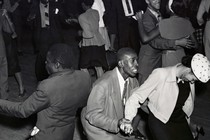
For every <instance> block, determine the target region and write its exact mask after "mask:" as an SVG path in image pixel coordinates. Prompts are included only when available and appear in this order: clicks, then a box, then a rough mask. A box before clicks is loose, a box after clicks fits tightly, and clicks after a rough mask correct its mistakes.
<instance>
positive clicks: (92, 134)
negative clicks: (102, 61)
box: [81, 48, 143, 140]
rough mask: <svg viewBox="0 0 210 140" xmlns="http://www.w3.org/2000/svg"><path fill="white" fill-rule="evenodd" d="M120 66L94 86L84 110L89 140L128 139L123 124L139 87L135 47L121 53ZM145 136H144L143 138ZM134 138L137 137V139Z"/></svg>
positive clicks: (83, 119)
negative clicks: (127, 104) (129, 105)
mask: <svg viewBox="0 0 210 140" xmlns="http://www.w3.org/2000/svg"><path fill="white" fill-rule="evenodd" d="M117 60H118V66H117V67H116V68H114V69H113V70H112V71H108V72H106V73H105V74H104V75H103V76H102V77H100V78H99V79H98V80H97V81H96V82H95V83H94V85H93V88H92V91H91V93H90V96H89V98H88V103H87V106H86V107H85V108H84V109H83V111H82V117H81V119H82V125H83V128H84V130H85V133H86V135H87V138H88V140H99V139H100V140H125V139H127V138H129V137H128V136H127V137H124V136H123V135H121V132H120V129H119V124H120V123H121V119H122V118H123V116H124V114H123V111H124V104H125V101H126V100H127V98H128V97H129V96H130V95H131V93H130V91H131V90H132V89H134V88H135V87H137V86H138V81H137V79H136V78H135V75H136V74H137V66H138V64H137V54H136V53H135V51H134V50H132V49H131V48H121V49H120V50H119V51H118V52H117ZM142 137H143V136H142ZM133 138H134V137H133Z"/></svg>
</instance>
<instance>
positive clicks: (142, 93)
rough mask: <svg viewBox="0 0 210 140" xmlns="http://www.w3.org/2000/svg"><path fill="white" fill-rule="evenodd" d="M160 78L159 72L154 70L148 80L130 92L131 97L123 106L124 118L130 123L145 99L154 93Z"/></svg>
mask: <svg viewBox="0 0 210 140" xmlns="http://www.w3.org/2000/svg"><path fill="white" fill-rule="evenodd" d="M160 78H161V76H160V74H159V72H158V71H157V70H154V71H153V72H152V74H151V75H150V76H149V77H148V79H147V80H146V81H145V82H144V83H143V84H142V85H141V86H140V87H138V88H135V89H134V90H133V91H132V95H131V96H130V97H129V98H128V100H127V102H126V104H125V118H126V119H128V120H130V121H132V120H133V118H134V117H135V116H136V114H137V110H138V108H140V107H141V105H140V104H143V103H144V102H145V101H146V99H147V98H148V97H149V96H150V95H151V94H152V93H153V91H155V89H156V87H157V86H158V83H159V79H160Z"/></svg>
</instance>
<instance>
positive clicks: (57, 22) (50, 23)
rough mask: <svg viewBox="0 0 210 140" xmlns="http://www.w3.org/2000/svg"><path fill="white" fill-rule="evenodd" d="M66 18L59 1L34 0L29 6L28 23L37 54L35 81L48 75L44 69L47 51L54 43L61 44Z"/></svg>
mask: <svg viewBox="0 0 210 140" xmlns="http://www.w3.org/2000/svg"><path fill="white" fill-rule="evenodd" d="M65 21H66V16H65V14H64V11H63V6H62V2H61V1H60V0H34V1H33V2H32V5H31V9H30V14H29V16H28V22H30V24H31V25H32V28H33V37H34V38H33V39H34V42H35V46H37V47H38V48H37V49H38V51H39V53H38V54H37V58H36V63H35V74H36V78H37V81H38V82H39V81H42V80H44V79H46V78H47V77H48V76H49V75H48V73H47V71H46V69H45V60H46V54H47V50H48V49H49V47H50V46H52V45H53V44H56V43H63V42H64V38H63V34H62V23H65Z"/></svg>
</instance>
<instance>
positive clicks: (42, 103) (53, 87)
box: [0, 44, 91, 140]
mask: <svg viewBox="0 0 210 140" xmlns="http://www.w3.org/2000/svg"><path fill="white" fill-rule="evenodd" d="M72 49H73V48H71V47H70V46H68V45H65V44H56V45H53V46H52V47H51V48H50V49H49V51H48V53H47V58H46V62H45V63H46V69H47V71H48V73H49V74H50V77H49V78H48V79H46V80H43V81H42V82H40V84H39V85H38V87H37V90H36V91H35V92H34V93H33V94H32V95H31V96H30V97H28V98H27V99H26V100H25V101H24V102H10V101H7V100H0V114H4V115H8V116H15V117H19V118H26V117H29V116H30V115H32V114H34V113H37V122H36V127H34V131H32V133H31V135H34V137H32V138H31V139H32V140H73V134H74V128H75V115H76V112H77V110H78V108H80V107H83V106H85V105H86V102H87V98H88V96H89V93H90V87H91V79H90V76H89V75H88V74H87V73H85V72H82V71H78V70H74V63H75V61H74V59H75V56H74V52H73V51H72ZM81 87H82V88H81ZM37 132H38V133H37Z"/></svg>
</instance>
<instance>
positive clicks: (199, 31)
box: [195, 28, 203, 47]
mask: <svg viewBox="0 0 210 140" xmlns="http://www.w3.org/2000/svg"><path fill="white" fill-rule="evenodd" d="M195 37H196V39H197V41H198V44H199V46H201V47H202V46H203V28H200V29H195Z"/></svg>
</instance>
